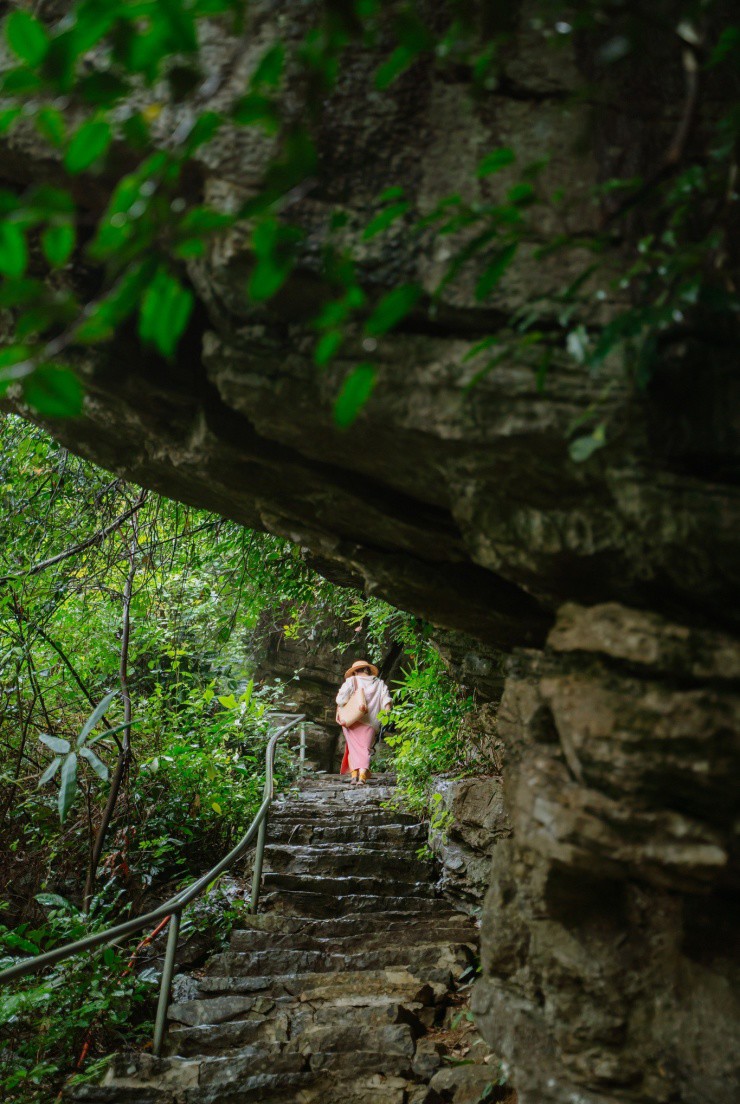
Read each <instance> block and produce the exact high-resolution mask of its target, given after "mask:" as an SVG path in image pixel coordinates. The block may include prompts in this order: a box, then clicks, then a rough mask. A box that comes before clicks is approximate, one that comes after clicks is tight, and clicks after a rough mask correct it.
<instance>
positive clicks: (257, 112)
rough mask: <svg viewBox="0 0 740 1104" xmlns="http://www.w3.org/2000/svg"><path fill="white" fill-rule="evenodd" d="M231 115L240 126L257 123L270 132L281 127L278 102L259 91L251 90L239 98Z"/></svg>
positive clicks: (273, 132)
mask: <svg viewBox="0 0 740 1104" xmlns="http://www.w3.org/2000/svg"><path fill="white" fill-rule="evenodd" d="M231 117H232V119H233V120H234V122H235V123H239V125H240V126H254V125H255V124H257V125H259V126H261V127H263V129H264V130H266V131H267V133H268V134H276V133H277V131H278V130H279V129H280V110H279V108H278V106H277V104H275V103H274V102H273V101H272V100H270V99H268V97H267V96H262V95H260V93H258V92H250V93H249V94H248V95H247V96H243V97H242V98H241V99H240V100H238V101H237V102H236V104H235V105H234V107H233V108H232V111H231Z"/></svg>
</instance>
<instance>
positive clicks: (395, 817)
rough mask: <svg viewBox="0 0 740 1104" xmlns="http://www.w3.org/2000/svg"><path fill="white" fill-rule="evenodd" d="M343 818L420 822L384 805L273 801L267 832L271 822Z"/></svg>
mask: <svg viewBox="0 0 740 1104" xmlns="http://www.w3.org/2000/svg"><path fill="white" fill-rule="evenodd" d="M338 819H341V820H342V821H343V822H344V823H345V824H346V825H351V824H353V823H354V824H362V825H367V824H371V825H378V824H384V825H385V824H417V825H418V824H419V821H418V819H417V818H416V817H414V816H412V815H411V814H410V813H400V812H398V811H397V810H396V809H381V808H378V807H377V806H375V805H368V806H367V807H363V806H361V805H359V804H358V805H356V806H355V807H354V808H346V807H344V806H335V807H331V806H330V807H327V806H322V805H318V806H317V805H311V804H306V805H303V806H301V805H295V804H292V803H288V804H286V805H285V806H281V805H273V807H272V809H271V810H270V815H269V817H268V822H267V823H268V832H269V826H270V825H271V824H275V823H277V824H315V825H319V826H328V825H330V824H336V822H337V820H338Z"/></svg>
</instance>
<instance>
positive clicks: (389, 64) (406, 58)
mask: <svg viewBox="0 0 740 1104" xmlns="http://www.w3.org/2000/svg"><path fill="white" fill-rule="evenodd" d="M418 54H419V51H418V50H413V49H411V48H410V47H408V46H396V48H395V50H394V51H393V53H392V54H391V55H390V57H389V58H387V59H386V60H385V61H384V62H383V64H382V65H379V66H378V68H377V69H376V71H375V87H376V88H377V89H378V90H379V91H380V92H384V91H385V89H386V88H388V87H389V86H390V85H391V84H393V82H394V80H396V79H397V78H398V77H400V75H401V73H404V72H405V71H406V70H407V69H408V68H409V66H410V65H412V64H413V63H414V61H415V60H416V58H417V56H418Z"/></svg>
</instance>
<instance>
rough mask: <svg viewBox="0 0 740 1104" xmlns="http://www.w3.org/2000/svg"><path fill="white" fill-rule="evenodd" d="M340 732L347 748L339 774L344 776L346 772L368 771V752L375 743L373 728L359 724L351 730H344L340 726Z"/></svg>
mask: <svg viewBox="0 0 740 1104" xmlns="http://www.w3.org/2000/svg"><path fill="white" fill-rule="evenodd" d="M342 732H343V733H344V737H345V739H346V741H347V747H346V750H345V752H344V760H343V762H342V769H341V772H340V773H341V774H346V773H347V771H348V770H369V769H370V752H371V750H372V746H373V744H374V743H375V729H374V728H373V726H372V725H367V724H359V725H352V728H345V727H344V725H342Z"/></svg>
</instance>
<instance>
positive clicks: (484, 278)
mask: <svg viewBox="0 0 740 1104" xmlns="http://www.w3.org/2000/svg"><path fill="white" fill-rule="evenodd" d="M518 248H519V242H510V243H509V245H505V246H504V247H503V249H499V250H498V252H497V253H496V255H495V257H494V259H493V260H492V261H491V262H489V264H488V265H487V266H486V268H485V270H484V272H483V273H482V274H481V276H480V278H479V279H478V282H477V284H476V285H475V297H476V299H485V298H486V296H487V295H490V293H491V292H492V291H493V289H494V288H495V287H496V285H497V284H498V282H499V280H500V279H501V277H502V276H503V274H504V273H505V272H506V269H507V268H508V267H509V265H510V264H511V262H512V261H513V259H514V256H515V255H516V251H517V249H518Z"/></svg>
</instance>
